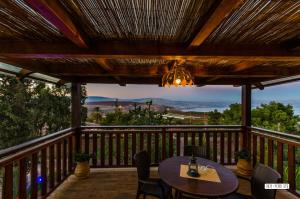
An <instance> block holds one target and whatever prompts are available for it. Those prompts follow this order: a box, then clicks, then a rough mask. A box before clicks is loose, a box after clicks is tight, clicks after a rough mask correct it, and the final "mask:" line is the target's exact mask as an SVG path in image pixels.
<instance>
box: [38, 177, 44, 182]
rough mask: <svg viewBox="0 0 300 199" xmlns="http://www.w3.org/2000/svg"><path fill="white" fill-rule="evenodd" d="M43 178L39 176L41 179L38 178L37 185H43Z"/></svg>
mask: <svg viewBox="0 0 300 199" xmlns="http://www.w3.org/2000/svg"><path fill="white" fill-rule="evenodd" d="M43 181H44V180H43V177H42V176H39V177H37V183H38V184H41V183H43Z"/></svg>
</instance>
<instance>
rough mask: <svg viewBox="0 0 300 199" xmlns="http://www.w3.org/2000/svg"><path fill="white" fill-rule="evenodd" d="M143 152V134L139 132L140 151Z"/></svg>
mask: <svg viewBox="0 0 300 199" xmlns="http://www.w3.org/2000/svg"><path fill="white" fill-rule="evenodd" d="M142 150H144V133H143V132H142V131H141V132H140V151H142Z"/></svg>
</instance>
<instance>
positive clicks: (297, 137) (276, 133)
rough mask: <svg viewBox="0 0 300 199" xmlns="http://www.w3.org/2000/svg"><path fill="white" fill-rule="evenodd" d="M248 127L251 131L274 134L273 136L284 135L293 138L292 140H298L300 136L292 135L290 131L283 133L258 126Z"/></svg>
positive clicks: (299, 140)
mask: <svg viewBox="0 0 300 199" xmlns="http://www.w3.org/2000/svg"><path fill="white" fill-rule="evenodd" d="M248 128H249V129H250V130H251V131H255V132H262V133H267V134H272V135H275V136H280V137H284V138H289V139H294V140H296V141H298V142H300V136H299V135H294V134H291V133H283V132H279V131H273V130H268V129H263V128H259V127H248Z"/></svg>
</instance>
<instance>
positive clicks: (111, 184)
mask: <svg viewBox="0 0 300 199" xmlns="http://www.w3.org/2000/svg"><path fill="white" fill-rule="evenodd" d="M151 175H152V176H153V177H157V170H156V169H155V168H154V169H153V171H151ZM136 187H137V175H136V171H135V170H134V168H129V169H92V171H91V175H90V177H89V178H87V179H83V180H82V179H78V178H76V177H75V176H74V175H71V176H70V177H69V178H68V179H66V180H65V182H64V183H63V184H62V185H60V186H59V187H58V188H57V189H56V190H55V191H54V192H53V193H52V194H51V195H50V196H49V197H48V199H102V198H103V199H135V195H136ZM239 192H241V193H248V194H249V193H250V187H249V185H248V183H247V181H245V180H240V186H239ZM141 198H142V197H141ZM152 198H153V197H150V196H148V197H147V199H152ZM296 198H297V197H295V196H293V195H292V194H290V193H288V192H287V191H284V192H282V191H280V192H278V194H277V197H276V199H296Z"/></svg>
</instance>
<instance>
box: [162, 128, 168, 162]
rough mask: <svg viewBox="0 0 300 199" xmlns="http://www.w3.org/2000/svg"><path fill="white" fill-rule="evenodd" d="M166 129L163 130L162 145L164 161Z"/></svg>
mask: <svg viewBox="0 0 300 199" xmlns="http://www.w3.org/2000/svg"><path fill="white" fill-rule="evenodd" d="M166 147H167V146H166V129H165V128H163V129H162V144H161V148H162V160H164V159H166V155H167V153H166Z"/></svg>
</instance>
